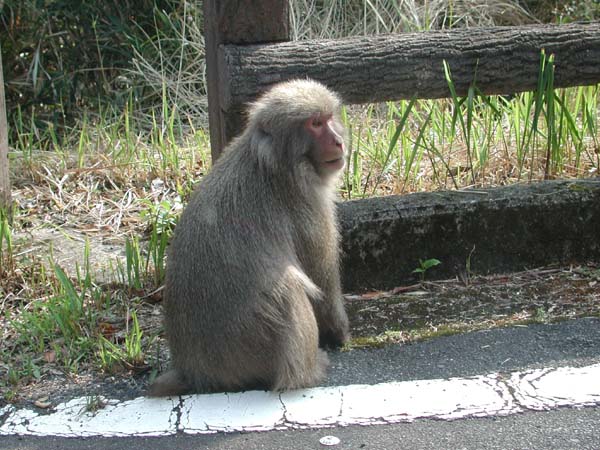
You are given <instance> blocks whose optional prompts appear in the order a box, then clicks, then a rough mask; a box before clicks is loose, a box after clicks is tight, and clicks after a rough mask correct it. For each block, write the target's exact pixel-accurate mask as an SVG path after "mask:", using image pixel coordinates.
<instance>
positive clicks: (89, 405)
mask: <svg viewBox="0 0 600 450" xmlns="http://www.w3.org/2000/svg"><path fill="white" fill-rule="evenodd" d="M106 405H107V402H106V400H105V399H104V397H102V396H101V395H89V396H87V397H86V399H85V406H84V407H83V409H82V411H81V413H89V414H92V415H95V414H96V413H97V412H98V411H100V410H101V409H103V408H105V407H106Z"/></svg>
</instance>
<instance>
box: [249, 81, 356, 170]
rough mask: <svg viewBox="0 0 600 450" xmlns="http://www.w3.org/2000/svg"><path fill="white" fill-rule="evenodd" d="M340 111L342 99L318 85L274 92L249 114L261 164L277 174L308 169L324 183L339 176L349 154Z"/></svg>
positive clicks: (294, 84)
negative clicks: (336, 175)
mask: <svg viewBox="0 0 600 450" xmlns="http://www.w3.org/2000/svg"><path fill="white" fill-rule="evenodd" d="M340 107H341V102H340V99H339V98H338V96H337V95H336V94H334V93H333V92H332V91H330V90H329V89H328V88H327V87H325V86H324V85H322V84H321V83H318V82H316V81H313V80H292V81H287V82H284V83H280V84H278V85H276V86H274V87H273V88H272V89H270V90H269V91H267V92H266V93H265V94H264V95H263V96H262V97H260V98H259V99H258V100H257V101H256V102H255V103H254V104H253V105H252V106H251V107H250V110H249V123H248V125H249V127H250V129H251V133H252V136H260V138H259V141H260V142H255V143H256V144H257V145H258V150H259V157H260V158H261V160H262V161H261V162H263V163H264V164H266V165H268V166H269V167H270V168H271V169H273V170H277V169H283V170H294V169H295V168H297V167H299V166H308V167H310V168H312V169H314V171H315V172H316V173H317V175H318V176H319V177H320V178H322V179H329V178H330V177H331V176H332V175H334V174H336V173H338V172H339V171H340V170H341V169H343V167H344V164H345V153H346V149H345V145H344V134H345V130H344V127H343V126H342V124H341V122H340V119H339V111H340Z"/></svg>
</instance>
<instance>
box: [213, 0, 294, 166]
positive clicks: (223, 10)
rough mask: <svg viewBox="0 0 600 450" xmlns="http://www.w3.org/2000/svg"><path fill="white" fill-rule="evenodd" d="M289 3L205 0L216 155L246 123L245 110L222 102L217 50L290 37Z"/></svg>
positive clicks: (273, 0)
mask: <svg viewBox="0 0 600 450" xmlns="http://www.w3.org/2000/svg"><path fill="white" fill-rule="evenodd" d="M289 36H290V31H289V6H288V2H287V1H283V0H261V1H256V0H227V1H223V0H205V1H204V37H205V49H206V84H207V95H208V107H209V126H210V141H211V148H212V156H213V159H216V158H217V157H218V156H219V154H220V153H221V150H222V149H223V147H224V146H225V144H226V143H227V141H229V139H231V137H232V136H234V135H235V134H237V132H238V131H239V130H240V129H241V128H242V127H243V111H242V108H241V105H239V107H238V108H236V107H232V106H231V105H228V107H227V114H226V115H224V114H223V111H224V109H225V107H224V105H223V104H222V101H221V100H222V98H223V95H222V93H221V89H222V88H223V87H224V86H225V83H226V80H224V79H223V78H222V71H223V67H222V64H221V61H220V60H219V58H218V56H217V54H218V49H219V46H220V45H222V44H238V45H243V44H248V43H253V44H256V43H260V42H281V41H286V40H289Z"/></svg>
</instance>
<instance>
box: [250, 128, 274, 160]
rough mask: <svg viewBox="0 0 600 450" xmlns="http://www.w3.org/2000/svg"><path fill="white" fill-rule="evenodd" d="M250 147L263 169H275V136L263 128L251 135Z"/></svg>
mask: <svg viewBox="0 0 600 450" xmlns="http://www.w3.org/2000/svg"><path fill="white" fill-rule="evenodd" d="M250 146H251V148H252V149H253V150H254V152H256V156H257V158H258V163H259V166H260V167H261V169H267V170H272V169H273V168H274V167H275V164H276V160H275V152H274V151H273V136H271V135H270V134H269V133H267V132H266V131H264V130H263V129H261V128H257V129H256V132H254V133H252V134H251V141H250Z"/></svg>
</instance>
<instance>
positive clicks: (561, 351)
mask: <svg viewBox="0 0 600 450" xmlns="http://www.w3.org/2000/svg"><path fill="white" fill-rule="evenodd" d="M331 360H332V367H331V370H330V376H329V378H328V385H347V384H355V383H366V384H374V383H380V382H386V381H406V380H419V379H421V380H422V379H434V378H443V379H447V378H451V377H464V376H471V375H484V374H488V373H493V372H511V371H516V370H525V369H531V368H542V367H557V366H584V365H590V364H594V363H598V362H600V319H590V318H588V319H578V320H572V321H567V322H562V323H558V324H552V325H530V326H527V327H513V328H505V329H496V330H488V331H480V332H473V333H468V334H464V335H456V336H448V337H441V338H436V339H432V340H430V341H426V342H420V343H416V344H411V345H399V346H390V347H387V348H384V349H371V350H357V351H353V352H349V353H337V354H332V355H331ZM598 383H600V380H598ZM326 435H334V436H336V437H338V438H339V439H340V443H339V444H338V445H336V446H333V447H331V448H335V449H382V450H383V449H432V448H435V449H446V448H448V449H463V448H464V449H507V448H511V449H517V448H518V449H528V448H531V449H541V448H544V449H600V407H588V408H582V409H572V408H562V409H558V410H553V411H543V412H525V413H521V414H516V415H511V416H507V417H492V418H480V419H474V418H473V419H460V420H454V421H441V420H439V421H431V420H417V421H415V422H413V423H402V424H395V425H381V426H350V427H337V428H328V429H318V430H304V431H300V430H298V431H285V432H280V431H272V432H261V433H231V434H213V435H185V434H179V435H175V436H169V437H161V438H87V439H79V438H70V439H64V438H55V437H29V436H28V437H16V436H0V448H2V449H4V448H7V449H20V450H33V449H42V448H43V449H123V448H128V447H136V449H205V448H206V449H231V450H238V449H239V450H242V449H243V450H254V449H256V450H258V449H283V448H286V449H296V448H297V449H313V448H314V449H317V448H326V447H324V446H323V445H321V444H320V443H319V439H320V438H322V437H323V436H326Z"/></svg>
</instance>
